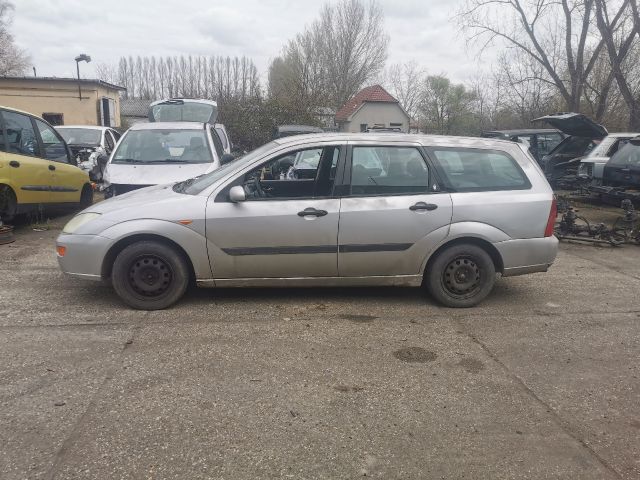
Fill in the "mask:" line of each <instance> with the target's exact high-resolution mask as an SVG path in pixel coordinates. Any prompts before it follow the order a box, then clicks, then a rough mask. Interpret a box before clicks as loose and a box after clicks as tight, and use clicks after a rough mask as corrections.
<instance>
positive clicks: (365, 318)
mask: <svg viewBox="0 0 640 480" xmlns="http://www.w3.org/2000/svg"><path fill="white" fill-rule="evenodd" d="M340 318H342V319H344V320H349V321H350V322H354V323H371V322H373V321H374V320H375V319H376V318H378V317H374V316H373V315H342V316H341V317H340Z"/></svg>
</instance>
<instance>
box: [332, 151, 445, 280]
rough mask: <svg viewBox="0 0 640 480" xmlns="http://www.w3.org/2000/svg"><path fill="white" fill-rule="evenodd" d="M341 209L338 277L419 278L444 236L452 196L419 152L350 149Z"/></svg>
mask: <svg viewBox="0 0 640 480" xmlns="http://www.w3.org/2000/svg"><path fill="white" fill-rule="evenodd" d="M344 184H345V186H344V187H343V188H344V191H343V192H342V193H343V194H342V199H341V206H340V225H339V232H338V271H339V274H340V276H341V277H368V276H395V275H417V274H420V273H421V266H422V263H423V261H424V259H425V258H426V255H427V253H428V252H430V251H431V250H432V249H433V248H434V247H435V246H437V245H438V244H439V243H440V242H441V241H442V240H443V239H444V238H445V237H446V236H447V234H448V231H449V224H450V222H451V214H452V207H451V197H450V195H449V194H448V193H446V192H442V191H440V190H439V189H438V186H437V184H436V182H435V176H434V175H433V172H431V171H430V168H429V166H428V164H427V162H426V159H425V157H424V155H423V153H422V150H421V148H420V147H419V146H418V145H411V144H388V145H367V144H358V143H354V144H353V145H351V146H350V147H349V149H348V158H347V162H346V168H345V173H344Z"/></svg>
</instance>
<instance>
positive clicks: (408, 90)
mask: <svg viewBox="0 0 640 480" xmlns="http://www.w3.org/2000/svg"><path fill="white" fill-rule="evenodd" d="M424 77H425V71H424V70H423V69H422V68H420V66H419V65H418V63H417V62H415V61H410V62H407V63H404V64H394V65H391V66H390V67H389V69H388V70H387V71H386V72H385V75H384V79H385V82H384V83H386V84H388V85H389V86H390V90H391V93H392V94H393V96H395V97H396V98H397V99H398V101H399V102H400V105H401V106H402V108H404V110H405V111H406V112H407V113H408V114H409V116H410V117H411V118H412V119H416V117H417V113H418V107H419V105H420V100H421V97H422V94H423V92H422V87H423V84H424Z"/></svg>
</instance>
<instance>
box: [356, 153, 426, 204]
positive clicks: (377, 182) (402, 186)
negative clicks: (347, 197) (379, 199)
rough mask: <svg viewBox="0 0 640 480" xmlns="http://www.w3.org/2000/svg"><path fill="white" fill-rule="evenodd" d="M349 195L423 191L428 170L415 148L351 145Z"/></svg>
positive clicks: (397, 193)
mask: <svg viewBox="0 0 640 480" xmlns="http://www.w3.org/2000/svg"><path fill="white" fill-rule="evenodd" d="M351 158H352V160H351V194H352V195H403V194H405V195H406V194H411V193H426V192H427V191H428V190H429V170H428V169H427V165H426V163H425V161H424V159H423V158H422V155H421V154H420V152H419V151H418V149H417V148H413V147H353V153H352V155H351Z"/></svg>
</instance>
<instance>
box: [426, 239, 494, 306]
mask: <svg viewBox="0 0 640 480" xmlns="http://www.w3.org/2000/svg"><path fill="white" fill-rule="evenodd" d="M428 269H429V270H428V271H427V272H426V285H427V288H428V290H429V292H430V293H431V295H432V296H433V297H434V298H435V299H436V300H437V301H438V302H440V303H441V304H443V305H445V306H447V307H452V308H468V307H473V306H475V305H477V304H478V303H480V302H481V301H482V300H484V299H485V298H486V297H487V295H489V293H491V290H492V289H493V285H494V283H495V281H496V268H495V265H494V264H493V260H492V259H491V256H490V255H489V254H488V253H487V252H486V251H485V250H484V249H482V248H480V247H478V246H476V245H471V244H459V245H453V246H451V247H448V248H446V249H445V250H443V251H442V252H440V253H439V254H438V256H437V257H436V258H435V260H434V261H433V262H431V264H430V265H429V267H428Z"/></svg>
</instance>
